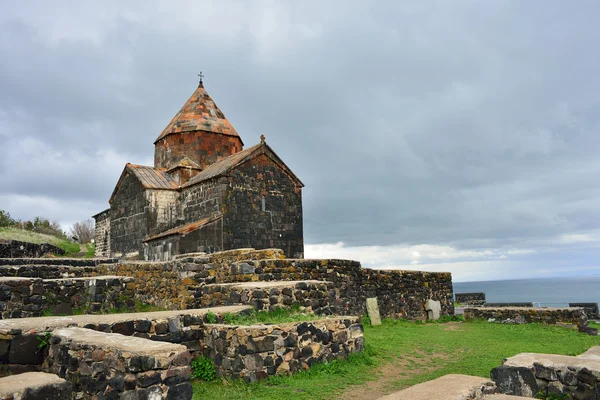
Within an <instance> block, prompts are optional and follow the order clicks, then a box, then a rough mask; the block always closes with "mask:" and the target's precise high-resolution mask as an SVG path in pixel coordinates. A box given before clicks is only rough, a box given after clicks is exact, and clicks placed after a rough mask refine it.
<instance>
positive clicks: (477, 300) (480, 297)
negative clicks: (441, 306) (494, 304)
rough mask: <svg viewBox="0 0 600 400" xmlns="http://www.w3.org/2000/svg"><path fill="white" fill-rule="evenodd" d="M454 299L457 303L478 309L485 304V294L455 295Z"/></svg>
mask: <svg viewBox="0 0 600 400" xmlns="http://www.w3.org/2000/svg"><path fill="white" fill-rule="evenodd" d="M454 299H455V300H456V302H457V303H461V304H463V305H466V306H474V307H477V306H482V305H484V304H485V293H455V294H454Z"/></svg>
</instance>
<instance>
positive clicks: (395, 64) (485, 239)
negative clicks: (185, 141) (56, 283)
mask: <svg viewBox="0 0 600 400" xmlns="http://www.w3.org/2000/svg"><path fill="white" fill-rule="evenodd" d="M220 4H222V6H221V5H220ZM316 5H317V3H314V2H302V4H299V3H297V2H287V3H284V2H278V3H275V4H273V3H270V5H269V3H262V2H256V3H253V4H252V5H249V6H239V5H236V4H235V3H223V2H221V3H214V4H212V5H211V6H207V13H208V14H210V15H216V16H219V17H220V18H224V16H226V15H227V10H226V8H227V7H230V8H231V10H232V11H231V16H230V18H227V20H225V19H223V20H218V19H217V20H211V18H206V24H207V25H208V26H194V25H193V23H190V20H191V19H192V17H194V18H195V17H199V16H201V15H202V10H201V9H200V10H199V9H198V7H197V5H196V3H189V4H187V6H188V7H191V8H190V9H189V11H190V14H192V15H191V16H187V15H182V13H184V12H185V11H186V9H185V5H183V4H182V5H180V6H179V7H181V8H180V10H179V11H180V13H179V15H178V13H177V12H164V11H165V10H162V11H161V13H159V12H158V9H159V8H161V7H164V5H161V4H160V3H159V4H155V5H154V6H152V5H148V6H146V7H144V8H143V10H141V11H140V12H139V13H138V14H135V13H134V14H133V15H134V17H135V18H134V17H131V16H128V15H129V14H131V13H132V11H131V9H130V10H124V9H121V8H120V7H121V6H119V5H118V3H102V6H99V5H88V6H86V7H90V9H88V10H85V9H84V8H82V7H83V6H78V9H75V10H72V11H71V14H73V15H72V18H74V19H80V18H82V17H83V16H84V15H87V14H94V15H95V14H98V13H100V12H101V11H103V12H104V13H105V14H106V15H107V16H104V17H102V16H98V17H92V18H91V19H90V21H89V24H88V25H87V26H80V25H81V24H80V25H77V24H76V25H75V26H74V27H72V26H69V27H65V28H64V30H65V32H64V33H62V35H64V36H65V37H66V38H63V39H60V40H54V41H51V40H49V39H48V38H47V37H46V36H45V35H44V32H48V31H50V30H51V29H49V28H48V27H47V26H46V24H47V25H51V24H52V20H51V19H48V20H43V19H42V22H41V24H42V25H41V26H40V25H39V23H40V22H39V21H38V19H39V18H41V17H40V16H37V15H35V14H36V12H35V11H32V13H33V14H34V15H33V16H31V17H30V18H29V17H24V16H23V15H25V14H24V13H23V12H22V11H21V10H18V9H15V10H13V11H14V16H13V17H12V18H11V17H4V19H3V20H0V21H1V22H0V24H1V25H0V31H1V32H2V33H3V36H4V37H5V39H4V41H1V42H0V56H1V57H2V58H3V59H4V60H9V61H8V62H7V63H3V66H2V67H1V68H2V72H3V73H2V76H0V126H1V127H0V136H2V138H3V139H4V140H7V141H8V143H9V144H10V147H9V148H7V147H4V148H2V149H0V156H2V158H3V160H4V162H3V161H1V160H0V184H2V187H3V188H4V189H3V190H4V191H5V192H8V193H10V194H15V193H19V194H25V195H31V196H39V195H41V194H44V193H45V194H47V195H48V196H50V197H52V198H55V199H60V201H62V202H65V204H68V203H69V202H71V201H81V200H87V201H90V202H93V203H95V204H98V205H99V206H101V207H102V204H105V202H106V200H107V199H108V197H109V196H110V192H111V191H112V186H113V185H114V183H115V182H116V177H117V176H118V173H119V172H120V170H121V168H122V165H118V166H114V167H113V166H110V167H108V166H107V165H106V161H104V160H103V158H104V156H103V154H106V152H110V151H112V152H114V153H115V154H117V155H118V157H120V158H119V159H123V160H127V161H131V162H138V163H142V162H146V163H150V162H151V156H152V142H153V141H154V139H155V138H156V136H158V134H159V133H160V131H161V130H162V128H163V127H164V126H165V125H166V124H167V122H168V121H169V120H170V118H171V117H172V116H173V115H174V114H175V113H176V112H177V110H178V109H179V107H180V105H181V104H183V102H184V101H185V100H186V99H187V97H188V96H189V95H190V94H191V92H192V91H193V89H194V86H195V83H196V82H195V79H196V77H195V74H196V73H197V71H198V70H199V69H202V70H204V72H205V75H206V79H205V83H206V87H207V89H208V91H209V92H210V93H211V95H212V96H213V98H214V99H215V101H216V102H217V104H218V105H219V106H220V107H221V109H222V110H223V111H224V113H225V114H226V115H227V117H228V118H229V119H230V120H231V122H232V123H233V124H234V126H235V127H236V128H237V129H238V131H239V132H240V134H241V135H242V138H243V140H244V142H245V143H246V145H252V144H253V143H255V142H257V141H258V136H259V135H260V134H261V133H264V134H265V135H266V136H267V141H268V142H269V143H270V144H271V145H272V146H273V147H274V149H275V150H276V151H277V152H278V154H279V155H280V156H281V157H282V158H283V159H284V160H285V161H286V162H287V163H288V164H289V166H290V167H291V168H292V169H293V170H294V171H296V172H297V174H298V175H299V176H300V178H301V179H302V180H303V181H304V182H305V184H306V188H305V191H304V201H305V203H304V204H305V232H306V241H307V242H309V243H323V242H329V243H332V242H337V241H344V242H346V243H348V244H354V245H369V244H394V243H409V244H415V243H435V244H442V243H446V244H448V243H451V244H453V245H455V246H458V247H468V246H474V247H477V246H490V247H499V246H506V245H509V244H511V243H517V242H522V241H526V240H532V239H540V238H545V237H551V236H556V235H560V234H564V233H570V232H581V231H586V230H589V229H594V228H595V225H594V220H597V217H598V215H599V214H600V206H598V205H597V202H596V201H595V199H597V198H598V195H599V194H600V193H599V192H600V190H599V189H596V186H597V185H596V180H597V178H596V177H597V171H598V169H600V162H599V161H598V160H597V159H596V158H597V157H596V153H597V151H596V148H597V145H598V139H597V135H596V134H595V132H596V131H597V128H598V126H599V118H598V115H600V113H598V108H599V102H598V100H597V93H598V92H599V89H600V87H599V86H600V81H598V80H597V79H595V74H596V72H595V71H597V70H598V69H599V68H598V67H600V65H599V61H600V59H599V58H598V57H597V56H596V55H595V53H594V51H593V49H594V44H595V43H597V42H598V39H600V37H599V36H600V32H599V30H598V28H597V27H596V23H595V21H593V19H592V17H591V16H593V15H597V13H598V11H600V10H598V5H597V4H595V3H594V2H587V3H586V2H580V3H578V5H577V7H575V6H573V5H569V4H566V3H563V2H558V1H556V2H553V1H550V2H548V1H544V2H541V1H540V2H528V3H523V2H502V3H499V2H485V3H483V2H481V3H480V2H474V3H473V2H454V3H452V4H449V3H448V4H447V5H446V4H445V3H443V2H442V3H440V2H432V3H427V2H419V4H417V5H407V4H399V3H396V2H376V3H375V2H343V3H335V2H325V3H323V2H321V3H318V8H317V7H316ZM15 7H20V6H15ZM65 7H66V6H64V5H63V6H60V5H58V6H55V7H53V8H54V9H53V10H43V11H44V12H48V13H49V15H50V16H56V18H59V19H60V18H65V17H64V16H63V14H64V13H67V9H66V8H65ZM129 7H131V8H132V9H134V6H129ZM219 7H222V8H219ZM269 7H271V8H273V7H274V8H275V9H276V10H275V11H273V12H274V13H275V14H274V15H275V17H273V18H271V17H269V15H270V13H271V12H272V11H269ZM41 12H42V11H40V13H41ZM128 13H129V14H128ZM8 14H9V15H10V12H9V13H8ZM61 21H62V20H61ZM106 21H110V23H107V22H106ZM61 23H62V24H64V22H61ZM220 25H222V26H220ZM56 29H60V27H57V28H56ZM261 29H262V30H261ZM262 31H264V32H262ZM257 32H259V33H260V32H262V33H261V34H258V33H257ZM6 38H8V39H6ZM16 42H18V46H16V45H15V43H16ZM8 126H10V127H11V128H10V132H8V131H7V128H6V127H8ZM2 127H4V128H2ZM15 132H18V134H16V135H15ZM27 137H29V138H34V139H35V140H36V141H38V142H40V143H43V145H44V146H45V148H46V149H47V151H45V152H44V153H43V154H41V155H40V156H39V159H37V160H36V163H33V165H34V166H35V168H37V169H40V168H43V167H41V166H43V165H44V164H45V163H46V164H47V165H56V164H57V162H56V160H55V158H56V157H60V156H57V155H59V154H60V155H62V157H65V156H66V157H70V156H69V155H70V154H71V155H72V154H78V155H79V157H71V158H73V162H74V165H72V170H68V168H56V169H54V170H53V169H48V170H47V171H44V172H43V173H38V174H36V173H35V170H32V171H28V179H27V180H25V181H22V180H19V179H16V178H15V177H14V176H13V174H11V171H12V166H13V165H14V163H15V162H18V160H17V159H18V156H17V155H15V154H12V153H11V150H10V148H15V146H16V148H20V147H19V143H20V142H21V141H22V140H23V139H24V138H27ZM118 157H116V158H118ZM61 165H62V164H61ZM53 178H54V179H53ZM53 181H54V183H51V182H53ZM56 182H60V183H58V184H57V183H56ZM82 185H83V187H85V188H86V190H81V187H82ZM100 210H101V208H99V209H98V211H100ZM85 217H86V216H85V215H81V216H77V218H74V219H81V218H85Z"/></svg>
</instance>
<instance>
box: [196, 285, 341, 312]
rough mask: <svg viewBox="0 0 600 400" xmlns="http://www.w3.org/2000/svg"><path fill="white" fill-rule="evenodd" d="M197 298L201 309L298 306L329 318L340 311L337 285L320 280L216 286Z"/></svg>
mask: <svg viewBox="0 0 600 400" xmlns="http://www.w3.org/2000/svg"><path fill="white" fill-rule="evenodd" d="M195 297H197V298H198V299H199V304H197V305H198V306H200V307H213V306H221V305H233V304H249V305H251V306H252V307H253V308H254V309H256V310H270V309H272V308H277V307H289V306H291V305H293V304H298V305H300V306H302V307H306V308H309V310H311V311H313V312H315V313H318V314H326V315H328V314H333V313H334V312H335V311H336V310H338V309H339V293H338V291H337V290H336V288H335V285H334V284H333V283H332V282H326V281H318V280H302V281H266V282H265V281H254V282H237V283H213V284H208V285H203V286H201V287H199V288H198V289H197V292H196V295H195Z"/></svg>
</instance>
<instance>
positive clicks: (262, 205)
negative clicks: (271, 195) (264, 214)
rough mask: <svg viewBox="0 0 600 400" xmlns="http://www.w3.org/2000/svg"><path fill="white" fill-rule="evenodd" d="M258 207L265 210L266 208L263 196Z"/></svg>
mask: <svg viewBox="0 0 600 400" xmlns="http://www.w3.org/2000/svg"><path fill="white" fill-rule="evenodd" d="M260 209H261V211H266V209H267V200H266V199H265V196H263V197H262V198H261V199H260Z"/></svg>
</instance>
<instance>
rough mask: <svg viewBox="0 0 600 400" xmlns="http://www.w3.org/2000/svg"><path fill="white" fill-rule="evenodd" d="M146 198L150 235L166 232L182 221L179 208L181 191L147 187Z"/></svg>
mask: <svg viewBox="0 0 600 400" xmlns="http://www.w3.org/2000/svg"><path fill="white" fill-rule="evenodd" d="M146 200H147V202H148V209H147V212H148V235H149V236H152V235H156V234H158V233H161V232H164V231H166V230H168V229H171V228H173V227H175V226H177V225H178V224H180V223H181V222H182V221H181V219H180V218H179V210H178V204H179V192H177V191H175V190H151V189H146Z"/></svg>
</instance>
